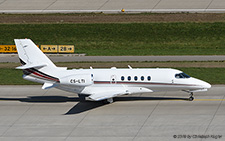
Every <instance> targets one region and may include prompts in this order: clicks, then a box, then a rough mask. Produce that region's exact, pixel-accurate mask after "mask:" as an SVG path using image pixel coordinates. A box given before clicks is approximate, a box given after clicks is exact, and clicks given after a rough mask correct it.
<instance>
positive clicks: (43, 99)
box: [0, 96, 79, 103]
mask: <svg viewBox="0 0 225 141" xmlns="http://www.w3.org/2000/svg"><path fill="white" fill-rule="evenodd" d="M0 100H3V101H20V102H30V103H62V102H78V101H79V98H77V97H73V98H71V97H66V96H29V97H27V98H0Z"/></svg>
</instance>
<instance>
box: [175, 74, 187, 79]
mask: <svg viewBox="0 0 225 141" xmlns="http://www.w3.org/2000/svg"><path fill="white" fill-rule="evenodd" d="M175 78H178V79H179V78H190V76H189V75H187V74H185V73H178V74H175Z"/></svg>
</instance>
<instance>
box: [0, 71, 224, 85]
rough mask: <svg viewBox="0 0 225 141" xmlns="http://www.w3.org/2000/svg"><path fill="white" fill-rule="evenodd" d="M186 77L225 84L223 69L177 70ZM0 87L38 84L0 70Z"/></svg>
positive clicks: (15, 73)
mask: <svg viewBox="0 0 225 141" xmlns="http://www.w3.org/2000/svg"><path fill="white" fill-rule="evenodd" d="M177 69H179V70H182V71H184V72H185V73H187V74H188V75H190V76H192V77H195V78H198V79H201V80H204V81H207V82H209V83H210V84H225V69H224V68H177ZM0 72H1V75H0V85H32V84H38V83H33V82H30V81H26V80H24V79H22V74H23V73H22V71H21V70H16V69H11V68H0Z"/></svg>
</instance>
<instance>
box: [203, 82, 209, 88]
mask: <svg viewBox="0 0 225 141" xmlns="http://www.w3.org/2000/svg"><path fill="white" fill-rule="evenodd" d="M203 87H204V88H205V89H209V88H211V85H210V84H209V83H207V82H204V84H203Z"/></svg>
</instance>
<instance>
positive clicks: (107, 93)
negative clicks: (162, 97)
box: [86, 87, 153, 101]
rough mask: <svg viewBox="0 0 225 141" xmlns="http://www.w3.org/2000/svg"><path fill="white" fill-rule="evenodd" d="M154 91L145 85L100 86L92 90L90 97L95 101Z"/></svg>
mask: <svg viewBox="0 0 225 141" xmlns="http://www.w3.org/2000/svg"><path fill="white" fill-rule="evenodd" d="M150 92H153V91H152V90H150V89H148V88H143V87H128V88H124V87H116V88H114V87H104V88H103V87H99V88H95V89H92V90H91V93H86V94H89V95H90V96H89V97H88V98H89V99H90V100H93V101H100V100H104V99H109V98H113V97H116V96H121V95H125V94H135V93H150Z"/></svg>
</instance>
